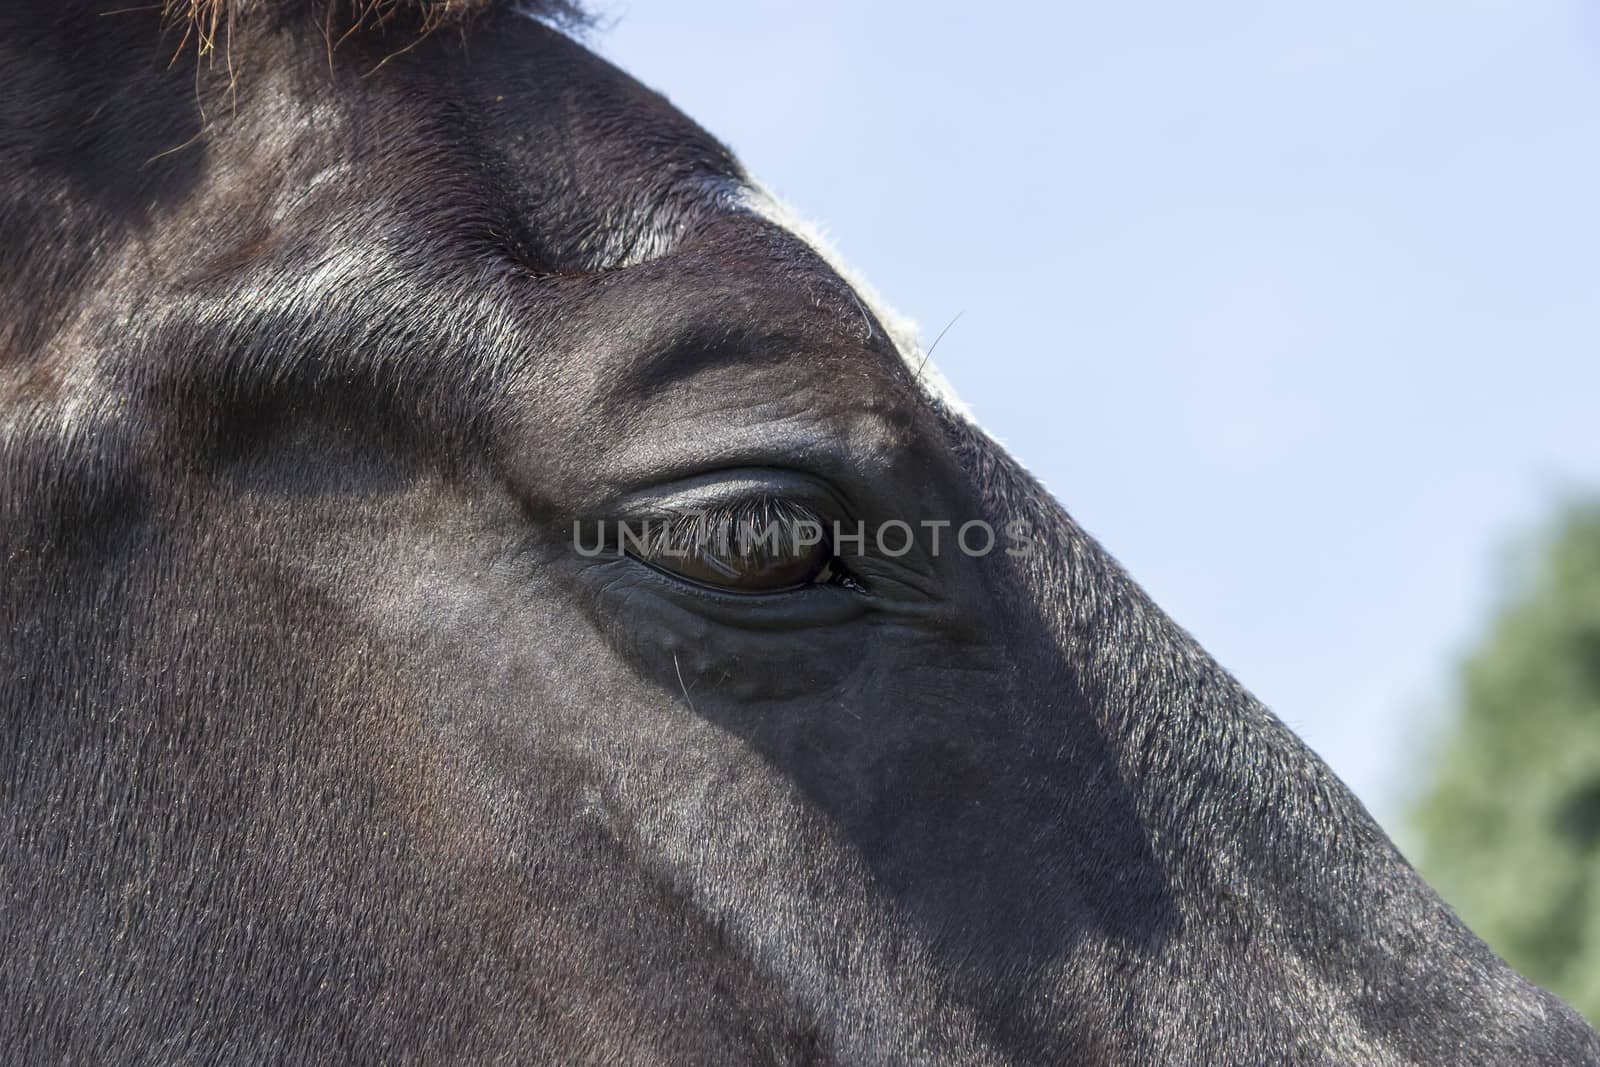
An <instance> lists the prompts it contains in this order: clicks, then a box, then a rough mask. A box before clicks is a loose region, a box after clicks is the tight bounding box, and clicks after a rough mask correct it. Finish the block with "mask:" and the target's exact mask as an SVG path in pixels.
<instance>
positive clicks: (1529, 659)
mask: <svg viewBox="0 0 1600 1067" xmlns="http://www.w3.org/2000/svg"><path fill="white" fill-rule="evenodd" d="M1535 549H1536V550H1535V552H1534V553H1533V554H1532V555H1531V556H1530V557H1529V558H1528V559H1527V561H1526V563H1527V566H1526V567H1525V568H1524V569H1523V572H1522V574H1521V575H1520V580H1519V581H1518V582H1516V583H1515V587H1514V589H1513V590H1512V595H1511V597H1510V598H1509V600H1508V601H1507V603H1506V605H1505V607H1504V608H1503V609H1502V611H1501V612H1500V614H1499V615H1498V617H1497V618H1496V619H1495V620H1494V622H1493V624H1492V626H1491V628H1490V630H1489V632H1488V633H1487V635H1486V636H1485V637H1484V639H1483V640H1482V642H1481V644H1480V645H1479V646H1478V647H1477V649H1476V650H1475V651H1473V652H1472V654H1471V655H1470V656H1469V657H1468V658H1467V660H1466V662H1465V663H1464V664H1463V665H1462V673H1461V678H1460V687H1459V690H1458V697H1459V709H1458V714H1457V715H1456V717H1455V719H1454V720H1453V722H1452V724H1451V727H1450V733H1449V734H1448V735H1447V736H1446V737H1445V738H1444V739H1443V742H1444V743H1443V744H1442V745H1441V746H1440V748H1439V750H1438V751H1437V753H1436V754H1435V762H1434V763H1433V764H1432V765H1431V767H1430V769H1429V770H1430V773H1429V776H1428V777H1427V779H1426V781H1425V791H1424V792H1423V793H1422V794H1421V798H1420V800H1419V801H1418V803H1417V805H1416V808H1415V809H1414V811H1413V813H1412V814H1413V821H1414V825H1415V828H1416V830H1417V831H1418V835H1419V837H1420V841H1421V845H1422V849H1421V864H1420V866H1421V868H1422V871H1423V873H1424V875H1426V876H1427V877H1428V878H1429V880H1430V881H1431V882H1432V883H1433V884H1434V886H1435V887H1437V888H1438V890H1439V891H1440V893H1442V894H1443V895H1444V897H1445V899H1446V900H1448V901H1450V903H1451V904H1452V905H1454V906H1455V908H1456V910H1457V911H1458V912H1459V913H1460V914H1461V916H1462V918H1464V919H1465V920H1466V921H1467V923H1468V924H1469V925H1470V926H1472V928H1473V929H1474V930H1476V931H1477V933H1478V934H1479V936H1481V937H1483V939H1484V940H1486V941H1488V942H1489V944H1490V945H1491V946H1492V947H1493V948H1494V949H1495V950H1496V951H1498V952H1499V953H1500V954H1501V955H1502V956H1504V957H1505V958H1506V960H1507V961H1508V962H1510V963H1511V964H1512V966H1514V967H1516V968H1517V969H1518V970H1520V971H1522V972H1523V973H1524V974H1526V975H1527V976H1528V977H1530V978H1532V979H1533V980H1534V981H1537V982H1539V983H1540V984H1541V985H1544V986H1547V987H1549V988H1550V989H1552V990H1554V991H1555V992H1557V993H1559V994H1560V995H1561V996H1563V997H1564V998H1566V1000H1567V1001H1568V1002H1570V1003H1571V1004H1572V1005H1573V1006H1574V1007H1575V1008H1577V1009H1578V1010H1579V1011H1581V1012H1583V1013H1584V1014H1585V1015H1586V1016H1587V1017H1588V1018H1589V1019H1590V1020H1591V1021H1600V503H1593V504H1585V505H1581V506H1576V507H1573V508H1571V509H1569V510H1568V512H1567V513H1566V514H1565V515H1564V516H1563V517H1562V518H1561V519H1560V521H1558V522H1557V523H1555V524H1554V525H1553V526H1552V527H1551V528H1550V530H1549V531H1548V532H1547V533H1546V535H1545V537H1544V538H1542V539H1541V540H1540V541H1539V542H1538V543H1537V545H1536V546H1535Z"/></svg>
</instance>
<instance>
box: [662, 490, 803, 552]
mask: <svg viewBox="0 0 1600 1067" xmlns="http://www.w3.org/2000/svg"><path fill="white" fill-rule="evenodd" d="M802 522H804V523H813V524H815V525H816V526H817V527H818V528H819V529H821V530H823V531H824V532H825V534H826V531H827V530H828V529H829V525H828V523H827V522H825V521H824V520H823V518H822V517H821V516H820V515H818V514H817V513H816V512H815V511H813V510H812V509H811V508H808V507H806V506H805V505H804V504H799V503H796V502H794V501H792V500H786V499H784V498H782V497H774V496H760V497H747V498H745V499H742V500H733V501H729V502H726V503H719V504H713V505H711V506H710V507H706V508H697V509H694V510H692V511H689V510H685V511H678V512H674V513H672V514H669V515H664V516H660V517H657V518H656V519H653V520H651V521H649V522H647V523H646V524H645V529H644V530H643V531H641V532H643V533H646V534H647V537H646V538H645V547H646V548H647V550H648V551H649V552H650V553H651V554H652V555H666V554H669V553H670V552H673V551H680V552H681V551H683V550H684V549H689V548H702V547H706V546H711V547H716V548H718V549H720V550H722V551H733V550H734V548H735V547H736V546H738V547H741V548H745V547H748V546H746V545H743V544H742V542H743V540H744V539H743V538H741V537H740V536H739V534H740V533H742V532H743V531H745V530H750V529H754V530H756V531H764V530H766V529H767V528H768V527H769V526H771V525H773V524H777V525H778V526H779V527H780V528H782V529H792V528H793V527H794V526H795V525H796V524H798V523H802ZM825 541H826V543H827V544H828V545H829V550H830V551H832V539H831V538H826V537H825Z"/></svg>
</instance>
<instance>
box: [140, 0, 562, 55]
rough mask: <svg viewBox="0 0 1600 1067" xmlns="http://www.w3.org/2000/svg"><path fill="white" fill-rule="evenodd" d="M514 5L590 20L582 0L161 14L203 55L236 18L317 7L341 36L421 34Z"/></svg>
mask: <svg viewBox="0 0 1600 1067" xmlns="http://www.w3.org/2000/svg"><path fill="white" fill-rule="evenodd" d="M497 8H499V9H508V10H510V9H514V10H517V11H522V12H524V13H526V14H529V15H533V16H535V17H538V18H547V19H550V20H551V21H553V22H557V23H560V24H563V25H568V26H575V25H580V24H583V23H585V22H587V21H588V20H589V16H588V15H587V14H586V13H585V12H584V10H583V8H582V6H581V5H580V3H579V0H163V4H162V12H163V14H164V15H165V16H166V18H167V19H168V21H169V22H171V23H172V24H174V25H176V26H178V27H180V28H181V32H182V34H183V43H184V46H185V47H187V46H188V45H189V44H190V43H193V44H194V45H195V46H196V48H197V49H198V51H199V53H200V54H201V55H207V54H210V53H212V52H215V51H216V50H217V48H218V45H219V44H221V46H222V47H223V49H224V50H226V46H227V44H226V43H227V41H228V40H229V39H230V35H231V33H232V30H233V27H234V25H235V23H236V22H238V21H240V20H243V19H248V18H252V17H258V16H261V15H278V14H284V13H287V12H288V11H290V10H291V9H299V10H300V11H301V12H304V11H306V10H307V9H311V10H315V11H316V12H317V13H318V14H320V15H321V17H322V18H323V20H324V21H325V23H326V24H327V25H328V27H329V28H330V30H334V29H337V31H338V32H339V33H341V34H344V33H351V32H355V31H357V30H381V29H384V28H386V27H388V26H390V25H393V24H397V23H403V24H406V25H408V26H409V27H411V28H413V29H414V30H415V31H416V32H419V33H422V34H428V33H432V32H434V31H435V30H439V29H444V28H448V27H452V26H465V25H467V24H468V23H470V22H472V21H473V20H474V19H476V18H478V17H479V16H481V15H484V14H486V13H488V12H490V11H493V10H495V9H497Z"/></svg>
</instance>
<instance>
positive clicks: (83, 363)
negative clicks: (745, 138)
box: [0, 0, 1600, 1067]
mask: <svg viewBox="0 0 1600 1067" xmlns="http://www.w3.org/2000/svg"><path fill="white" fill-rule="evenodd" d="M582 17H583V16H582V13H581V12H579V11H578V10H577V9H576V8H574V7H573V6H571V5H569V4H565V3H555V2H550V0H545V2H537V0H535V2H524V3H520V4H516V3H506V2H502V0H360V2H357V3H352V4H348V5H347V4H344V3H335V2H333V0H326V2H324V0H238V2H227V0H186V2H184V3H181V4H169V5H168V6H167V8H166V9H165V10H156V9H149V8H137V7H135V8H129V6H128V5H126V4H113V3H111V2H110V0H12V2H11V3H9V4H8V5H7V6H6V8H5V10H4V12H3V13H0V54H3V55H4V59H5V66H4V69H5V70H6V71H7V73H8V90H9V92H8V93H7V94H6V97H5V99H4V102H3V103H0V238H3V240H0V292H3V293H4V294H5V308H6V312H7V313H6V315H5V318H4V320H3V321H0V560H3V561H4V587H3V593H0V633H3V634H4V638H3V641H0V670H3V678H4V680H5V681H4V686H3V696H0V709H3V723H4V743H3V746H0V766H3V770H0V789H3V791H4V792H3V797H4V799H3V804H0V813H3V814H0V819H3V825H0V937H3V942H0V944H3V950H0V988H3V990H4V1002H5V1004H6V1006H7V1010H6V1011H5V1012H4V1014H3V1016H0V1049H4V1050H5V1051H4V1058H5V1059H6V1061H7V1062H11V1063H18V1064H45V1063H119V1064H144V1063H150V1064H155V1063H160V1064H188V1063H195V1064H200V1063H207V1064H209V1063H228V1064H253V1063H262V1064H266V1063H291V1064H313V1063H339V1064H361V1063H373V1064H377V1063H428V1064H434V1063H463V1064H465V1063H473V1064H478V1063H483V1064H488V1063H507V1064H510V1063H526V1064H543V1065H559V1067H568V1065H571V1067H577V1065H635V1064H639V1065H643V1064H697V1065H699V1064H706V1065H717V1064H774V1065H775V1064H834V1063H837V1064H852V1065H878V1064H882V1065H888V1064H908V1065H910V1064H914V1065H919V1067H920V1065H940V1064H951V1065H955V1064H959V1065H964V1067H988V1065H996V1067H998V1065H1002V1064H1046V1063H1048V1064H1060V1063H1071V1064H1081V1065H1091V1067H1093V1065H1116V1067H1144V1065H1155V1064H1207V1065H1215V1064H1229V1065H1247V1064H1357V1063H1359V1064H1364V1065H1382V1067H1388V1065H1401V1064H1406V1065H1446V1064H1448V1065H1451V1067H1462V1065H1469V1064H1479V1065H1489V1064H1497V1065H1498V1064H1507V1065H1509V1064H1517V1065H1524V1067H1526V1065H1534V1064H1549V1065H1554V1064H1563V1065H1570V1064H1600V1038H1597V1037H1596V1035H1595V1033H1594V1032H1593V1031H1591V1030H1590V1029H1589V1028H1588V1027H1587V1026H1586V1025H1585V1024H1584V1022H1583V1021H1582V1020H1581V1019H1580V1018H1579V1017H1578V1016H1577V1015H1576V1014H1575V1013H1574V1012H1573V1011H1571V1010H1570V1009H1569V1008H1568V1007H1566V1006H1565V1005H1564V1004H1562V1003H1561V1001H1560V1000H1558V999H1557V998H1556V997H1554V996H1553V995H1551V994H1549V993H1547V992H1545V991H1543V990H1541V989H1539V988H1537V987H1536V986H1535V985H1533V984H1532V983H1530V982H1528V981H1526V980H1525V979H1523V978H1522V977H1520V976H1519V975H1517V974H1516V973H1514V972H1513V971H1512V970H1511V969H1510V968H1508V967H1507V966H1506V965H1505V964H1504V963H1503V962H1502V961H1500V960H1499V959H1498V958H1497V957H1496V956H1495V955H1494V954H1493V953H1492V952H1491V951H1490V950H1489V949H1488V948H1487V947H1486V946H1485V945H1484V944H1483V943H1482V942H1480V941H1479V940H1478V939H1477V938H1475V937H1474V936H1473V934H1472V933H1471V932H1470V931H1469V930H1468V929H1467V928H1466V927H1465V926H1464V925H1463V923H1462V922H1461V921H1460V920H1459V919H1458V918H1457V917H1456V916H1455V915H1454V914H1453V913H1452V912H1451V911H1450V909H1449V908H1448V907H1447V906H1446V905H1445V904H1444V903H1443V902H1442V901H1441V900H1440V899H1439V898H1438V897H1437V896H1436V895H1435V894H1434V893H1433V892H1432V891H1431V890H1430V889H1429V887H1428V886H1427V885H1426V884H1425V883H1424V882H1423V880H1422V879H1421V878H1420V877H1419V876H1418V875H1417V874H1416V873H1415V872H1414V871H1413V869H1412V868H1411V867H1410V866H1409V865H1408V864H1407V862H1406V861H1405V859H1404V858H1403V857H1402V856H1401V855H1400V854H1399V852H1398V851H1397V850H1396V848H1395V847H1394V846H1393V845H1392V844H1391V843H1390V841H1389V840H1388V839H1387V838H1386V837H1385V835H1384V834H1383V832H1382V831H1381V830H1380V829H1379V828H1378V826H1377V825H1376V824H1375V823H1374V821H1373V820H1372V818H1371V817H1370V816H1369V815H1368V814H1367V813H1366V811H1365V810H1364V809H1363V808H1362V806H1361V804H1360V803H1359V802H1358V801H1357V800H1356V799H1355V798H1354V797H1353V796H1352V795H1351V794H1350V792H1348V791H1347V790H1346V789H1345V787H1344V786H1343V785H1342V784H1341V783H1340V782H1339V781H1338V780H1337V779H1336V778H1335V776H1334V775H1333V774H1332V773H1331V772H1330V771H1329V770H1328V768H1327V767H1326V766H1324V765H1323V763H1321V762H1320V761H1319V760H1318V759H1317V758H1316V756H1314V755H1313V754H1312V753H1311V752H1310V751H1309V750H1308V749H1307V748H1306V747H1305V746H1304V745H1303V744H1302V743H1301V742H1300V741H1299V740H1298V739H1297V738H1296V737H1295V736H1294V735H1293V734H1292V733H1291V732H1290V731H1289V730H1288V729H1287V728H1285V727H1284V726H1283V725H1282V724H1281V723H1280V722H1279V721H1278V720H1277V719H1276V718H1275V717H1274V716H1273V715H1272V714H1271V713H1270V712H1269V711H1267V710H1266V709H1265V708H1264V707H1262V706H1261V704H1259V703H1258V702H1257V701H1256V700H1255V699H1254V698H1253V697H1251V696H1250V694H1249V693H1248V692H1247V691H1246V690H1245V689H1244V688H1242V687H1241V685H1240V684H1239V683H1238V682H1236V681H1235V680H1234V679H1233V678H1232V677H1230V676H1229V675H1228V674H1227V673H1226V672H1225V671H1224V670H1222V669H1221V668H1220V667H1219V666H1218V665H1217V664H1216V663H1215V662H1214V661H1213V660H1212V659H1211V658H1210V657H1209V656H1207V655H1206V653H1205V652H1204V651H1202V650H1201V649H1200V648H1199V647H1197V645H1196V644H1195V642H1194V641H1193V640H1192V639H1191V638H1190V637H1189V636H1188V635H1186V634H1185V633H1184V632H1183V631H1182V630H1181V629H1179V628H1178V627H1177V626H1176V625H1174V624H1173V623H1172V622H1171V621H1170V620H1169V619H1168V618H1167V617H1166V616H1165V615H1163V614H1162V613H1161V611H1160V610H1159V609H1158V608H1156V607H1155V606H1154V605H1153V604H1152V603H1151V602H1150V600H1149V599H1148V598H1147V597H1146V596H1145V594H1144V593H1143V592H1142V591H1141V590H1140V589H1139V588H1138V586H1136V585H1135V584H1134V583H1133V581H1132V580H1131V579H1130V578H1129V577H1127V576H1126V575H1125V574H1124V572H1123V571H1122V570H1121V569H1120V568H1119V567H1118V565H1117V564H1116V563H1115V562H1114V561H1113V560H1112V559H1111V557H1110V556H1109V555H1108V554H1107V553H1106V551H1105V550H1104V549H1102V548H1101V547H1100V546H1099V545H1097V544H1096V543H1095V542H1094V541H1093V540H1091V539H1090V538H1089V537H1088V536H1087V535H1085V533H1084V532H1083V530H1082V529H1080V528H1079V526H1077V525H1076V524H1075V523H1074V522H1073V520H1072V519H1071V518H1069V517H1068V515H1067V514H1066V512H1065V511H1064V510H1063V509H1062V507H1061V505H1060V504H1059V503H1058V502H1057V501H1056V500H1055V499H1053V498H1052V497H1051V496H1050V495H1049V494H1048V493H1047V492H1045V491H1044V490H1043V489H1042V488H1041V487H1040V485H1039V484H1038V483H1037V482H1036V481H1034V480H1033V479H1032V478H1031V477H1030V476H1029V475H1028V473H1027V472H1026V471H1025V470H1024V469H1022V468H1021V467H1020V466H1019V465H1018V464H1017V463H1016V462H1015V461H1014V460H1013V459H1012V458H1011V457H1010V456H1009V455H1008V454H1007V453H1006V452H1005V451H1004V450H1003V449H1002V448H1001V447H1000V446H998V445H997V444H996V443H995V442H994V441H993V440H992V439H991V438H990V437H989V436H987V435H986V434H985V433H984V432H983V431H982V430H981V429H980V428H979V427H978V426H977V425H976V424H975V422H974V421H973V420H972V419H971V417H970V416H969V415H968V414H967V413H966V412H965V411H964V409H963V408H962V407H961V406H960V403H959V401H958V400H957V399H956V398H955V397H954V396H953V394H951V393H950V392H949V390H948V388H947V387H946V386H945V385H944V384H943V381H942V379H941V378H940V377H939V375H938V373H937V371H936V370H935V368H934V367H933V366H932V364H931V363H930V362H929V361H928V359H927V356H926V354H925V353H924V352H923V351H922V350H921V349H920V348H919V347H918V343H917V341H916V339H915V336H914V335H913V333H912V332H911V331H910V330H909V328H908V327H906V326H905V325H904V324H903V323H902V322H901V321H900V320H898V319H897V318H896V317H895V316H894V314H893V313H892V312H890V311H889V310H888V309H887V307H886V306H885V305H884V304H883V303H882V302H881V301H879V300H878V299H877V298H876V296H875V295H874V294H873V293H872V292H871V290H870V289H869V288H867V287H866V285H865V284H864V283H862V282H860V281H859V280H858V279H856V278H854V277H853V276H852V275H851V274H850V273H849V271H848V269H847V268H845V267H844V266H843V265H842V264H840V263H839V262H838V261H837V258H836V257H834V256H833V255H832V253H830V252H829V251H828V250H827V249H826V247H825V246H824V245H822V244H821V243H820V242H819V241H818V240H817V239H816V238H815V237H814V235H813V234H812V233H811V232H810V231H809V230H807V229H806V228H805V226H804V225H803V224H801V223H799V222H798V221H796V220H795V219H794V218H793V217H792V216H791V215H790V214H789V213H788V212H787V211H786V209H785V208H784V207H783V206H782V205H781V204H779V203H778V202H777V201H776V200H775V199H774V198H773V197H772V196H771V195H770V194H768V193H767V192H766V191H765V190H764V189H763V188H762V187H761V186H760V185H759V184H758V183H757V182H756V181H755V180H754V179H753V178H751V177H750V176H749V175H748V174H747V173H746V172H745V171H744V169H743V168H742V167H741V165H740V164H739V162H738V161H737V160H736V159H735V158H734V156H733V155H732V154H731V153H730V152H729V151H728V149H727V148H725V147H724V146H723V145H722V144H720V143H719V142H718V141H717V140H715V139H714V138H713V137H711V136H710V135H709V134H707V133H705V132H704V131H702V130H701V129H700V128H699V127H697V126H696V125H695V124H694V123H693V122H692V121H690V120H689V119H688V118H687V117H685V116H684V115H682V114H681V113H679V112H678V111H677V110H676V109H674V108H673V107H672V106H671V105H670V104H669V103H668V102H667V101H666V100H665V99H664V98H662V97H661V96H659V95H657V94H655V93H653V92H651V91H649V90H648V89H646V88H644V87H642V86H641V85H639V84H637V83H636V82H635V81H633V80H632V79H630V78H629V77H628V76H627V75H626V74H624V73H623V72H621V71H619V70H617V69H616V68H614V67H613V66H611V65H609V64H608V63H606V62H605V61H603V60H602V59H600V58H598V57H597V56H596V55H594V54H592V53H591V52H590V51H589V50H587V49H586V48H585V47H584V45H583V44H582V32H580V31H578V30H577V29H575V26H576V25H577V23H576V22H575V20H577V19H581V18H582Z"/></svg>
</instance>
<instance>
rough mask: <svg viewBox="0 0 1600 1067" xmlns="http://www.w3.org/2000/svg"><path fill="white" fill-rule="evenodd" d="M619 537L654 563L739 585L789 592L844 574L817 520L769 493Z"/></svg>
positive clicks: (717, 584) (703, 580)
mask: <svg viewBox="0 0 1600 1067" xmlns="http://www.w3.org/2000/svg"><path fill="white" fill-rule="evenodd" d="M623 544H624V547H625V549H626V550H627V552H628V554H630V555H632V556H634V557H635V558H636V559H639V560H640V561H641V562H644V563H647V564H649V565H650V566H652V567H655V568H656V569H657V570H661V571H665V572H666V573H668V574H671V575H673V576H674V577H677V578H682V579H684V580H685V581H689V582H693V583H696V584H698V585H705V586H710V587H711V588H714V589H724V590H729V591H732V592H738V593H782V592H789V591H792V590H797V589H801V588H804V587H805V586H808V585H813V584H821V583H827V582H839V581H841V580H842V579H843V575H844V572H843V569H842V568H841V567H839V566H838V565H837V562H836V560H835V558H834V550H833V543H832V539H831V537H829V536H828V530H827V529H826V527H825V526H824V524H823V523H822V522H821V521H820V520H819V519H817V518H816V517H815V516H814V515H812V514H810V513H809V512H808V511H806V510H804V509H800V508H797V507H795V506H793V505H786V504H783V503H782V502H777V501H772V500H763V501H759V502H757V503H756V504H754V505H749V504H747V505H744V506H741V507H736V508H731V509H716V510H714V511H712V512H696V513H694V514H692V515H686V516H679V517H676V518H673V519H670V520H663V521H660V522H659V524H658V525H657V526H656V528H655V529H653V530H650V529H647V530H646V532H645V535H644V536H636V537H632V538H626V537H625V539H624V542H623Z"/></svg>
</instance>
